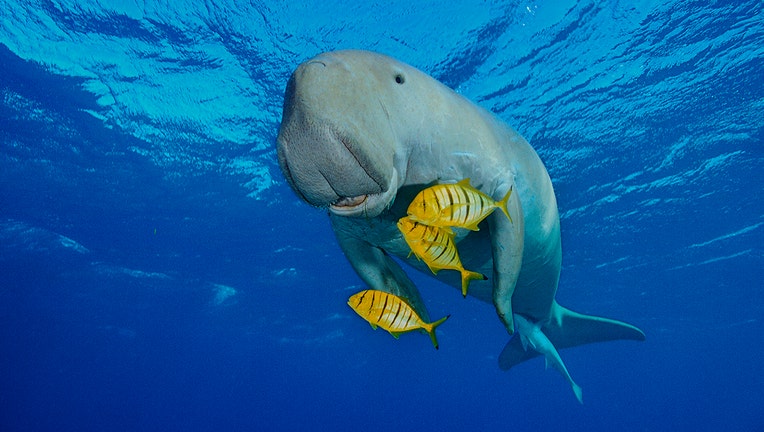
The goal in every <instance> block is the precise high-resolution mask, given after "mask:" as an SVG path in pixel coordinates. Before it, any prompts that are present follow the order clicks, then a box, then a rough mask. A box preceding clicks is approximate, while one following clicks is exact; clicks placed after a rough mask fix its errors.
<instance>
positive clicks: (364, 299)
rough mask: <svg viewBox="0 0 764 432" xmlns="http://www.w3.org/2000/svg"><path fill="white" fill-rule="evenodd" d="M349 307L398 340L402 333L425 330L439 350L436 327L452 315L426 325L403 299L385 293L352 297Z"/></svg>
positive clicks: (361, 293)
mask: <svg viewBox="0 0 764 432" xmlns="http://www.w3.org/2000/svg"><path fill="white" fill-rule="evenodd" d="M348 305H349V306H350V307H351V308H353V310H354V311H355V312H356V313H357V314H358V315H360V316H361V318H363V319H365V320H366V321H368V322H369V324H371V327H372V328H374V329H375V330H376V329H377V326H379V327H382V328H383V329H385V330H387V331H388V332H390V334H391V335H393V336H394V337H395V338H396V339H398V335H400V334H401V333H407V332H410V331H414V330H420V329H421V330H424V331H426V332H427V333H429V335H430V338H431V339H432V344H433V345H435V349H438V339H437V338H436V337H435V327H437V326H439V325H441V324H443V322H444V321H445V320H447V319H448V317H450V316H451V315H447V316H445V317H443V318H441V319H439V320H437V321H435V322H434V323H426V322H424V321H422V319H421V318H420V317H419V315H417V313H416V312H415V311H414V309H413V308H412V307H411V306H409V304H408V303H406V301H405V300H403V299H402V298H400V297H398V296H396V295H393V294H388V293H386V292H384V291H377V290H365V291H361V292H359V293H358V294H354V295H352V296H351V297H350V298H349V299H348Z"/></svg>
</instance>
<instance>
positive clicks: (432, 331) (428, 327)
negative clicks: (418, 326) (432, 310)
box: [422, 315, 451, 349]
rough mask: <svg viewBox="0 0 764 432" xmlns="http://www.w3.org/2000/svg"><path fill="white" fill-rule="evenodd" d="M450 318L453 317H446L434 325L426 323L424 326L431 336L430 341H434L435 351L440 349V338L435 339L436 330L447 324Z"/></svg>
mask: <svg viewBox="0 0 764 432" xmlns="http://www.w3.org/2000/svg"><path fill="white" fill-rule="evenodd" d="M450 316H451V315H446V316H444V317H443V318H441V319H439V320H437V321H435V322H434V323H430V324H427V323H424V324H422V327H423V328H424V329H425V331H427V333H428V334H429V335H430V339H432V344H433V345H435V349H438V338H437V337H435V328H436V327H438V326H439V325H441V324H443V323H444V322H446V320H447V319H448V318H449V317H450Z"/></svg>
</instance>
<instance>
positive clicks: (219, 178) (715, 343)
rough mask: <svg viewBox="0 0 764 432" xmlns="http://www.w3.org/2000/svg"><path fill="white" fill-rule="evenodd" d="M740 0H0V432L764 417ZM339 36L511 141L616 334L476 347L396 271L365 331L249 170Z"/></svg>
mask: <svg viewBox="0 0 764 432" xmlns="http://www.w3.org/2000/svg"><path fill="white" fill-rule="evenodd" d="M762 9H764V7H763V6H762V3H761V2H759V1H753V0H749V1H730V0H728V1H710V2H700V1H681V0H674V1H671V0H669V1H664V2H658V1H650V0H645V1H632V2H624V1H616V0H613V1H605V2H595V1H573V0H558V1H553V2H498V1H497V2H484V1H466V2H436V1H423V2H415V3H412V2H397V1H392V2H381V3H375V4H373V5H369V4H367V3H364V2H358V3H357V4H355V5H348V4H346V2H339V1H331V0H325V1H320V2H318V1H316V2H311V1H304V2H289V3H285V4H275V3H273V4H272V3H269V2H262V1H251V2H238V1H231V0H215V1H207V2H191V1H176V2H156V3H154V4H149V3H146V2H138V1H132V0H127V1H95V0H92V1H87V0H83V1H71V0H69V1H57V0H36V1H26V2H19V1H13V0H8V1H6V2H4V3H2V4H1V5H0V275H1V276H0V284H1V287H0V430H3V431H32V430H59V431H60V430H77V431H87V430H98V431H103V430H115V431H117V430H125V431H128V430H136V431H137V430H190V431H194V430H316V429H322V430H368V431H377V430H379V431H382V430H385V431H387V430H413V429H415V428H416V429H427V430H516V431H524V430H534V431H535V430H552V429H556V430H587V431H600V430H601V431H613V430H621V431H648V430H649V431H663V430H666V431H668V430H671V431H675V430H695V431H698V430H700V431H703V430H713V431H717V430H736V431H762V430H764V414H762V410H761V407H762V406H764V362H762V356H763V355H764V347H763V342H764V294H762V288H764V284H763V282H762V280H764V260H763V259H762V258H763V257H764V235H763V234H764V202H763V201H762V193H763V192H764V187H763V185H764V181H763V180H764V179H763V178H762V172H763V169H764V147H763V146H762V144H763V141H764V132H763V129H762V126H763V125H764V60H763V59H764V14H763V11H762ZM341 48H362V49H369V50H375V51H379V52H383V53H386V54H388V55H392V56H394V57H396V58H399V59H401V60H403V61H405V62H407V63H409V64H412V65H414V66H416V67H418V68H420V69H422V70H424V71H425V72H427V73H429V74H431V75H433V76H434V77H436V78H437V79H439V80H441V81H442V82H444V83H445V84H447V85H448V86H450V87H452V88H454V89H455V90H456V91H457V92H459V93H461V94H463V95H464V96H466V97H468V98H470V99H471V100H473V101H475V102H476V103H478V104H479V105H481V106H483V107H485V108H488V109H490V110H492V111H493V112H495V113H496V114H497V115H499V116H500V117H501V118H502V119H503V120H505V121H506V122H508V123H509V124H510V125H512V126H513V127H514V128H516V129H517V130H518V131H519V132H520V133H521V134H523V135H524V136H525V137H526V138H527V139H528V140H529V141H530V143H531V144H532V145H533V146H534V148H536V150H537V151H538V152H539V154H540V155H541V157H542V159H543V160H544V162H545V163H546V165H547V167H548V169H549V172H550V174H551V177H552V180H553V183H554V186H555V189H556V192H557V198H558V203H559V207H560V213H561V216H562V219H561V221H562V235H563V255H564V258H563V261H564V262H563V270H562V278H561V283H560V288H559V290H558V299H559V301H560V303H561V304H564V305H566V306H568V307H570V308H572V309H574V310H576V311H580V312H585V313H592V314H597V315H603V316H610V317H614V318H618V319H622V320H625V321H628V322H630V323H633V324H635V325H637V326H639V327H640V328H641V329H642V330H644V331H645V333H646V335H647V340H646V341H645V342H641V343H638V342H632V341H621V342H609V343H603V344H594V345H588V346H583V347H577V348H571V349H566V350H562V351H561V356H562V357H563V359H564V361H565V363H566V365H567V367H568V370H569V371H570V373H571V375H572V376H573V377H574V378H575V380H576V381H577V382H578V384H580V385H581V386H582V387H583V392H584V401H585V404H584V405H583V406H581V405H579V404H578V402H577V401H576V400H575V398H574V397H573V395H572V393H571V392H570V387H569V386H568V384H567V383H566V382H565V381H564V380H563V379H561V378H560V376H559V375H558V374H557V373H556V372H554V371H552V370H544V362H543V360H541V359H538V358H537V359H534V360H531V361H528V362H526V363H523V364H521V365H519V366H517V367H516V368H513V369H512V370H511V371H509V372H502V371H501V370H499V368H498V366H497V356H498V354H499V352H500V351H501V349H502V347H503V346H504V344H505V343H506V341H507V340H508V336H507V334H506V331H505V330H504V329H503V328H502V326H501V324H500V322H499V320H498V318H497V317H496V314H495V312H494V310H493V307H492V306H491V305H488V304H483V303H480V302H478V301H476V300H473V299H468V300H464V299H462V297H461V295H459V293H458V291H457V290H455V289H453V288H450V287H446V286H444V285H442V284H440V283H438V282H436V281H435V280H433V279H431V278H428V277H426V275H423V274H422V275H415V274H412V276H413V277H414V280H415V282H416V283H417V285H418V286H419V287H420V290H421V291H422V293H423V295H424V297H425V299H426V300H427V304H428V308H429V309H430V313H431V314H432V315H433V316H434V317H440V316H442V315H445V314H449V313H450V314H451V318H450V319H449V321H448V322H446V323H445V324H444V325H443V326H441V327H440V329H439V334H438V339H439V341H440V350H438V351H435V350H434V349H433V348H432V345H431V344H430V341H429V338H428V337H427V336H425V335H419V334H407V335H403V336H401V338H400V339H399V340H395V339H394V338H392V337H390V335H388V334H387V333H385V332H383V331H381V330H377V331H372V330H371V329H370V327H369V326H368V324H367V323H365V322H364V321H362V320H361V319H360V318H358V317H357V316H356V315H355V314H354V313H353V311H352V310H350V309H349V308H348V307H347V305H346V301H347V298H348V297H349V296H350V295H351V294H353V293H354V292H357V291H359V290H361V289H363V288H364V287H363V285H362V284H361V281H360V279H359V278H358V277H357V276H356V275H355V274H354V273H353V271H352V269H351V268H350V266H349V264H348V263H347V262H346V260H345V258H344V256H343V255H342V252H341V251H340V249H339V247H338V246H337V244H336V241H335V239H334V235H333V233H332V232H331V229H330V226H329V222H328V219H327V217H326V214H325V213H324V212H323V211H321V210H317V209H313V208H311V207H309V206H308V205H306V204H304V203H302V202H300V201H299V200H298V198H297V197H296V196H295V195H294V193H293V192H292V191H291V190H290V189H289V187H288V186H287V184H286V182H285V180H284V178H283V177H282V175H281V173H280V171H279V168H278V164H277V162H276V152H275V137H276V132H277V129H278V125H279V122H280V119H281V106H282V102H283V91H284V88H285V85H286V81H287V79H288V77H289V75H290V73H291V71H292V70H293V69H294V67H295V66H296V65H297V64H299V63H300V62H302V61H304V60H306V59H308V58H310V57H312V56H313V55H316V54H318V53H320V52H323V51H329V50H334V49H341Z"/></svg>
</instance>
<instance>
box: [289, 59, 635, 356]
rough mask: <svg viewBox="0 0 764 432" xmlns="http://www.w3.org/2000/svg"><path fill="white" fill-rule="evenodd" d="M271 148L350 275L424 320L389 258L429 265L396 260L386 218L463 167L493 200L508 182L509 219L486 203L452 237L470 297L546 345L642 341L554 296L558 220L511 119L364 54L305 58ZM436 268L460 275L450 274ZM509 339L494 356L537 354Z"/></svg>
mask: <svg viewBox="0 0 764 432" xmlns="http://www.w3.org/2000/svg"><path fill="white" fill-rule="evenodd" d="M277 146H278V157H279V163H280V166H281V168H282V171H283V172H284V175H285V177H286V178H287V181H288V182H289V184H290V185H291V186H292V188H293V189H294V190H295V192H296V193H297V194H298V195H299V196H300V197H301V198H302V199H303V200H305V201H307V202H308V203H310V204H312V205H314V206H318V207H322V208H327V209H328V211H329V215H330V218H331V221H332V226H333V228H334V231H335V233H336V235H337V240H338V241H339V244H340V246H341V248H342V250H343V251H344V252H345V255H346V256H347V258H348V260H349V261H350V263H351V264H352V266H353V268H354V269H355V270H356V272H357V273H358V275H359V276H360V277H361V279H363V281H364V282H365V283H366V284H367V285H368V286H369V287H370V288H373V289H378V290H382V291H386V292H390V293H393V294H396V295H399V296H402V297H405V298H407V299H408V300H409V301H410V302H411V304H412V306H413V307H414V308H415V309H416V310H417V312H418V313H419V314H420V315H421V316H422V317H423V318H425V319H428V314H427V311H426V308H425V306H424V302H423V300H422V297H421V295H420V294H419V291H418V290H417V288H416V287H415V286H414V284H413V283H412V282H411V280H410V279H409V278H408V276H407V275H406V274H405V272H404V271H403V269H401V267H400V266H399V265H398V264H397V263H396V262H395V261H394V260H393V259H392V258H391V256H395V257H398V258H400V259H401V260H403V261H406V262H407V263H408V264H410V265H412V266H413V267H415V268H417V269H419V270H421V271H424V272H425V273H428V274H432V273H431V272H430V271H429V270H428V269H427V267H426V265H424V263H422V262H420V261H418V260H417V259H416V258H415V257H414V256H411V257H408V255H409V248H408V246H407V245H406V243H405V241H404V240H403V238H402V236H401V233H400V232H399V231H398V229H397V227H396V221H397V220H398V219H399V218H400V217H402V216H404V215H405V214H406V208H407V207H408V204H409V202H410V201H411V199H412V198H413V197H414V195H415V194H416V193H417V192H419V191H420V190H422V189H423V188H425V187H427V186H430V185H432V184H435V183H453V182H457V181H459V180H462V179H464V178H468V177H469V178H470V179H471V183H472V185H473V186H475V187H477V188H478V189H480V190H481V191H483V192H484V193H486V194H488V195H490V196H492V197H493V198H494V199H496V200H498V199H501V198H502V197H503V196H504V195H505V194H506V192H507V191H508V190H509V188H511V187H512V188H513V193H512V197H511V199H510V201H509V204H508V208H509V212H510V214H511V215H512V220H513V221H512V222H510V221H509V220H508V219H507V218H506V216H505V215H504V214H503V213H501V212H494V213H493V214H491V215H490V216H489V217H488V219H487V220H486V221H484V222H483V223H482V224H481V226H480V227H481V229H480V231H477V232H469V231H464V230H457V231H458V232H457V238H456V240H457V247H458V250H459V254H460V256H461V259H462V262H463V264H464V266H465V268H467V269H469V270H473V271H478V272H481V273H483V274H485V275H487V276H488V280H487V281H472V282H471V283H470V287H469V295H470V296H473V297H476V298H478V299H480V300H483V301H486V302H491V303H493V305H494V306H495V308H496V312H497V314H498V316H499V318H500V319H501V321H502V322H503V324H504V326H505V327H506V329H507V331H508V332H509V333H510V334H512V333H514V329H515V327H514V322H513V316H512V314H513V313H515V314H521V315H523V316H525V317H527V318H528V319H529V320H531V321H532V322H534V323H539V324H540V325H541V328H542V329H543V331H544V332H545V333H546V334H547V335H548V336H549V339H550V340H551V341H552V343H554V344H555V345H556V346H557V347H558V348H564V347H566V346H574V345H579V344H581V343H588V342H595V341H602V340H612V339H637V340H641V339H644V334H643V333H642V332H641V331H640V330H639V329H637V328H635V327H633V326H630V325H628V324H624V323H620V322H618V321H612V320H608V319H604V318H596V317H588V316H584V315H580V314H577V313H575V312H571V311H569V310H567V309H565V308H563V307H561V306H559V305H558V304H557V302H556V301H555V299H554V297H555V293H556V291H557V283H558V280H559V275H560V265H561V259H562V250H561V246H560V221H559V216H558V213H557V202H556V199H555V195H554V191H553V189H552V182H551V180H550V179H549V175H548V174H547V171H546V168H545V167H544V165H543V164H542V162H541V160H540V159H539V157H538V155H537V154H536V152H535V151H534V150H533V149H532V148H531V146H530V145H529V144H528V142H527V141H526V140H525V139H523V137H521V136H520V135H519V134H518V133H517V132H515V131H514V130H513V129H512V128H510V127H509V126H507V125H506V124H505V123H503V122H502V121H500V120H499V119H498V118H496V117H495V116H494V115H493V114H491V113H489V112H488V111H486V110H483V109H482V108H480V107H478V106H476V105H474V104H473V103H471V102H470V101H468V100H467V99H465V98H463V97H462V96H460V95H458V94H456V93H455V92H453V91H452V90H450V89H449V88H447V87H445V86H444V85H442V84H441V83H439V82H438V81H436V80H434V79H433V78H431V77H429V76H427V75H426V74H424V73H422V72H420V71H419V70H417V69H415V68H413V67H411V66H408V65H406V64H404V63H401V62H399V61H397V60H395V59H392V58H390V57H387V56H383V55H380V54H376V53H372V52H367V51H336V52H329V53H324V54H321V55H319V56H316V57H315V58H313V59H311V60H308V61H306V62H305V63H303V64H301V65H300V66H299V67H298V68H297V70H295V72H294V73H293V75H292V77H291V78H290V79H289V83H288V84H287V89H286V95H285V100H284V112H283V118H282V123H281V127H280V129H279V134H278V139H277ZM436 277H437V278H438V279H441V280H443V281H445V282H446V283H448V284H450V285H453V286H455V287H457V288H458V287H459V286H460V282H459V273H458V272H453V271H446V270H443V271H441V272H439V273H438V275H437V276H436ZM563 324H565V325H563ZM518 339H519V338H513V340H512V341H510V343H509V344H507V347H505V349H504V352H503V353H502V356H501V358H500V366H501V367H503V368H509V367H511V366H513V365H514V364H517V363H519V362H521V361H523V360H526V359H528V358H530V357H533V356H534V355H537V353H535V352H531V351H525V350H524V349H523V347H522V345H521V344H520V342H519V340H518Z"/></svg>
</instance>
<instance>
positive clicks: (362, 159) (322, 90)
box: [277, 51, 413, 217]
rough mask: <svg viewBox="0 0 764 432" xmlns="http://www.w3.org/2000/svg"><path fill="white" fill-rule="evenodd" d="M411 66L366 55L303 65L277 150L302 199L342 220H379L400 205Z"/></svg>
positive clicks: (330, 56) (337, 55) (290, 89)
mask: <svg viewBox="0 0 764 432" xmlns="http://www.w3.org/2000/svg"><path fill="white" fill-rule="evenodd" d="M409 69H411V70H413V68H410V67H408V66H406V65H405V64H403V63H400V62H398V61H396V60H394V59H392V58H389V57H386V56H383V55H380V54H375V53H371V52H366V51H335V52H330V53H324V54H321V55H319V56H317V57H314V58H313V59H310V60H308V61H306V62H305V63H303V64H301V65H300V66H298V67H297V69H296V70H295V71H294V73H293V74H292V76H291V77H290V79H289V82H288V84H287V88H286V93H285V97H284V111H283V117H282V122H281V127H280V128H279V134H278V138H277V149H278V158H279V164H280V166H281V170H282V171H283V172H284V176H285V177H286V179H287V181H288V182H289V184H290V186H291V187H292V188H293V189H294V190H295V192H297V194H298V195H299V196H300V197H301V198H302V199H304V200H305V201H307V202H308V203H310V204H312V205H314V206H318V207H328V208H329V210H330V211H331V212H333V213H335V214H338V215H341V216H367V217H374V216H377V215H379V214H380V213H381V212H382V211H384V210H385V208H386V207H388V206H389V205H390V204H391V203H392V201H393V199H394V198H395V193H396V191H397V189H398V187H399V181H401V179H402V178H403V176H404V175H405V173H403V172H401V171H402V170H405V164H403V163H399V165H401V166H396V160H397V159H401V158H400V156H401V151H403V150H404V149H403V146H402V143H401V141H400V140H399V137H398V136H397V132H396V129H397V128H396V122H397V120H396V119H395V118H394V117H396V116H400V112H399V111H400V110H401V105H404V106H405V103H404V104H401V99H403V100H405V99H406V98H405V97H403V98H402V96H403V95H404V94H405V89H404V87H405V85H406V79H407V73H408V72H409ZM391 111H395V112H394V113H392V114H391Z"/></svg>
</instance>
